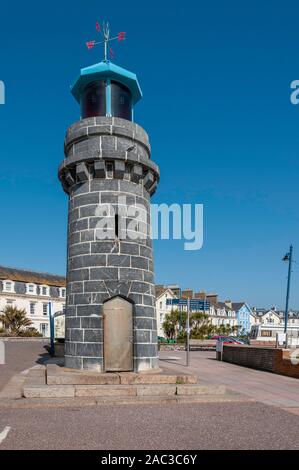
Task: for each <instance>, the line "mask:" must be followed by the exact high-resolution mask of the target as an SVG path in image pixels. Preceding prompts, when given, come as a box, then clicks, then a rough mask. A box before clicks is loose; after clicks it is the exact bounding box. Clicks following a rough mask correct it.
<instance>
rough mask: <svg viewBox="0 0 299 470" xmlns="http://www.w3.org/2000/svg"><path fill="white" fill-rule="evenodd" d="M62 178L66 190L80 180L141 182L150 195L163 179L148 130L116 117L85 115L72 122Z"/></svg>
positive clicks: (68, 134)
mask: <svg viewBox="0 0 299 470" xmlns="http://www.w3.org/2000/svg"><path fill="white" fill-rule="evenodd" d="M64 151H65V157H66V158H65V159H64V160H63V162H62V163H61V165H60V167H59V171H58V174H59V179H60V181H61V183H62V185H63V188H64V190H65V192H66V193H68V194H69V192H70V188H71V187H72V186H73V185H74V184H77V183H79V182H83V181H88V180H92V179H95V178H96V179H98V178H103V179H104V178H108V179H109V178H111V179H120V180H126V181H131V182H133V183H135V184H141V185H143V186H144V188H145V189H146V190H147V191H148V193H149V194H150V195H152V194H154V192H155V190H156V187H157V184H158V182H159V177H160V173H159V167H158V166H157V165H156V164H155V163H154V162H153V161H152V160H151V159H150V154H151V148H150V143H149V139H148V135H147V133H146V132H145V131H144V129H143V128H142V127H141V126H139V125H138V124H135V123H133V122H131V121H128V120H126V119H121V118H116V117H93V118H86V119H82V120H81V121H78V122H76V123H75V124H73V125H72V126H70V127H69V128H68V130H67V133H66V137H65V142H64Z"/></svg>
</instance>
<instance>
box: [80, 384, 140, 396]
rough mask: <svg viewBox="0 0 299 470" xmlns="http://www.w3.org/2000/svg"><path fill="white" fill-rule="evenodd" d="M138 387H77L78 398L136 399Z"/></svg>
mask: <svg viewBox="0 0 299 470" xmlns="http://www.w3.org/2000/svg"><path fill="white" fill-rule="evenodd" d="M136 394H137V391H136V387H133V386H132V385H76V386H75V396H76V397H115V396H117V397H123V396H126V397H129V396H131V397H134V396H136Z"/></svg>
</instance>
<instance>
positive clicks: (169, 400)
mask: <svg viewBox="0 0 299 470" xmlns="http://www.w3.org/2000/svg"><path fill="white" fill-rule="evenodd" d="M254 401H255V400H254V399H251V398H249V397H248V396H246V395H240V394H232V393H226V394H224V395H188V396H185V395H184V396H183V395H172V396H154V397H149V396H138V397H137V396H136V397H93V398H91V397H70V398H31V399H27V398H21V399H18V400H2V401H1V403H0V409H3V408H5V409H11V408H13V409H45V408H55V409H57V408H82V407H89V406H109V407H110V406H116V405H179V404H196V403H197V404H200V403H228V402H246V403H247V402H254Z"/></svg>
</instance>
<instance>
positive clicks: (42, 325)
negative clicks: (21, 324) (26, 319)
mask: <svg viewBox="0 0 299 470" xmlns="http://www.w3.org/2000/svg"><path fill="white" fill-rule="evenodd" d="M39 331H40V333H41V334H42V335H43V336H47V333H48V325H47V323H40V325H39Z"/></svg>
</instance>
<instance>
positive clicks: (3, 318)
mask: <svg viewBox="0 0 299 470" xmlns="http://www.w3.org/2000/svg"><path fill="white" fill-rule="evenodd" d="M0 323H2V325H3V326H4V328H5V329H6V330H8V331H9V332H10V333H13V334H15V335H17V336H18V335H19V334H20V332H21V331H22V330H23V329H24V328H26V327H27V326H30V325H32V321H31V320H29V318H27V316H26V310H25V309H19V308H17V307H12V306H11V305H7V306H6V307H5V308H4V309H3V310H2V314H1V315H0Z"/></svg>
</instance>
